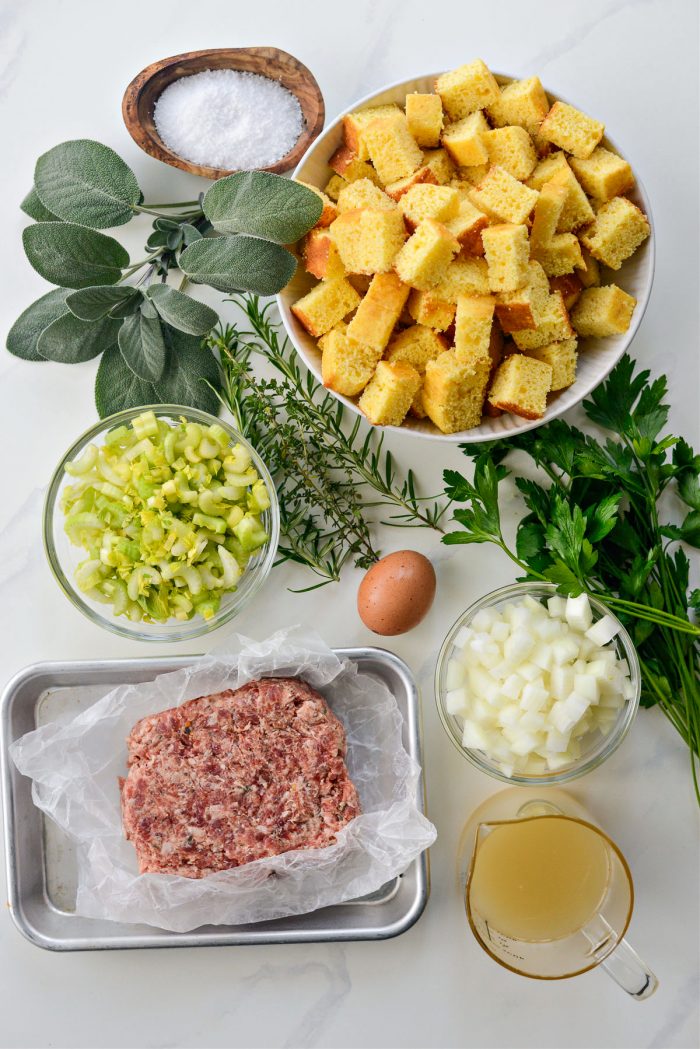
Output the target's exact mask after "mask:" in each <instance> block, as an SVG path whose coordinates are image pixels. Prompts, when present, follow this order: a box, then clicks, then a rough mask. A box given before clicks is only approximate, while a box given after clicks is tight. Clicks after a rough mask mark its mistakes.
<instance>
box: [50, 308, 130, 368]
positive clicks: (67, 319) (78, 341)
mask: <svg viewBox="0 0 700 1049" xmlns="http://www.w3.org/2000/svg"><path fill="white" fill-rule="evenodd" d="M118 331H119V324H118V322H117V321H113V320H111V319H110V318H109V317H105V318H104V319H103V320H99V321H81V320H78V318H77V317H74V316H73V314H72V313H66V314H65V315H64V316H63V317H59V318H58V320H55V321H54V322H53V324H49V326H48V328H45V329H44V331H43V332H42V333H41V335H40V336H39V341H38V343H37V351H38V352H39V353H40V354H41V356H42V357H45V358H46V359H47V360H48V361H56V362H57V363H59V364H81V363H82V362H83V361H90V360H92V358H93V357H97V356H98V354H100V353H102V351H103V350H106V349H107V347H108V346H112V345H113V344H114V343H115V342H116V341H117V332H118Z"/></svg>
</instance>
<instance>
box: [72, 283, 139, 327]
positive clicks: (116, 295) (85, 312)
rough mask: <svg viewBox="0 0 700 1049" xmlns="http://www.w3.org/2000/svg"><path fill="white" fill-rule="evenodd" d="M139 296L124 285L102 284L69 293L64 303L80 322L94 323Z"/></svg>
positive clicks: (135, 290) (136, 291) (134, 290)
mask: <svg viewBox="0 0 700 1049" xmlns="http://www.w3.org/2000/svg"><path fill="white" fill-rule="evenodd" d="M140 294H141V293H140V292H139V290H138V288H132V287H128V286H127V285H125V284H121V285H119V286H115V285H112V284H102V285H98V286H97V287H94V288H81V289H80V291H73V292H71V293H70V295H69V296H68V298H67V300H66V303H67V305H68V308H69V309H70V311H71V313H73V314H74V315H75V316H76V317H79V318H80V320H81V321H96V320H99V319H100V317H106V316H107V314H108V313H110V311H111V310H112V309H113V308H114V307H115V306H119V305H121V304H123V303H126V302H130V301H131V300H132V299H137V298H139V296H140Z"/></svg>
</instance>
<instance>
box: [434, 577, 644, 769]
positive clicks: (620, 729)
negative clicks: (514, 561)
mask: <svg viewBox="0 0 700 1049" xmlns="http://www.w3.org/2000/svg"><path fill="white" fill-rule="evenodd" d="M556 592H557V588H556V586H555V585H554V583H514V584H512V585H511V586H504V587H502V588H501V589H500V590H494V591H493V592H492V593H490V594H486V596H485V597H482V598H481V599H480V600H479V601H476V602H475V603H474V604H473V605H471V606H470V607H469V608H468V609H467V610H466V612H463V613H462V615H461V616H460V617H459V619H458V620H457V621H456V622H455V623H454V624H453V626H452V627H451V629H450V630H449V632H448V634H447V637H446V638H445V640H444V641H443V643H442V648H441V649H440V654H439V655H438V660H437V667H436V670H435V699H436V702H437V708H438V713H439V715H440V720H441V721H442V724H443V728H444V729H445V732H446V733H447V735H448V736H449V737H450V739H451V741H452V743H453V744H454V745H455V747H456V748H457V750H458V751H459V753H460V754H461V755H462V757H465V758H467V760H468V761H471V763H472V765H475V766H476V767H477V768H478V769H481V771H482V772H486V773H488V775H489V776H493V777H494V778H495V779H498V780H501V781H502V782H503V783H510V784H515V785H525V786H538V785H546V784H552V785H553V784H555V783H565V782H567V781H568V780H572V779H577V778H578V777H579V776H585V775H586V773H587V772H591V771H592V770H593V769H595V768H597V767H598V766H599V765H601V764H602V763H603V762H604V761H605V760H606V758H609V757H610V755H611V754H612V753H613V752H614V751H616V750H617V748H618V747H619V746H620V744H621V743H622V741H623V739H624V738H625V736H626V735H627V733H628V731H629V729H630V726H631V724H632V722H633V721H634V719H635V716H636V714H637V710H638V709H639V697H640V694H641V684H642V677H641V670H640V667H639V658H638V656H637V651H636V649H635V647H634V645H633V644H632V639H631V638H630V636H629V634H628V633H627V631H626V630H625V628H624V627H623V625H622V624H621V623H620V621H619V619H618V618H617V616H615V615H614V614H613V613H612V612H611V611H610V609H609V608H607V606H606V605H604V604H603V602H602V601H599V600H598V599H597V598H594V597H589V601H590V605H591V608H592V610H593V622H596V621H597V620H598V619H600V618H601V617H602V616H604V615H608V616H610V617H611V618H612V619H613V620H614V621H615V622H616V623H617V624H618V626H619V628H620V629H619V633H618V634H617V635H616V636H615V637H614V638H613V640H612V642H611V644H612V645H613V646H614V648H615V652H616V654H617V656H618V658H619V659H626V660H627V663H628V664H629V668H630V681H631V682H632V688H633V690H634V692H633V695H632V698H631V699H628V700H626V701H625V704H624V706H623V707H622V708H621V709H620V711H619V714H618V717H617V721H616V722H615V724H614V725H613V727H612V728H611V730H610V731H609V732H608V734H607V735H603V734H602V733H601V732H600V731H599V730H597V729H596V730H595V731H591V732H588V733H586V735H585V736H583V737H582V739H581V740H580V743H581V756H580V757H579V758H578V759H577V760H576V761H575V762H572V763H571V764H570V765H565V766H563V767H562V768H560V769H556V770H555V771H552V772H542V773H539V774H537V775H528V774H527V773H524V772H514V773H513V775H512V776H508V775H506V773H505V772H504V771H503V770H502V769H501V768H500V767H499V763H498V762H497V761H496V760H495V759H492V758H490V757H488V755H487V754H485V753H484V751H482V750H474V749H471V748H469V747H465V746H463V745H462V724H463V719H462V718H461V717H459V716H458V715H455V714H450V713H449V711H448V710H447V705H446V696H447V689H446V687H445V680H446V675H447V664H448V662H449V660H450V659H451V658H452V656H453V653H454V650H455V643H454V642H455V638H456V636H457V633H458V631H459V630H460V629H461V628H462V627H464V626H469V624H470V622H471V621H472V619H473V618H474V616H475V615H476V614H477V612H480V611H481V610H482V609H485V608H498V609H500V608H502V607H503V606H505V605H507V604H508V603H510V602H512V601H517V600H518V599H522V598H523V597H526V596H527V595H528V594H529V595H530V596H531V597H533V598H534V599H535V600H536V601H539V602H540V603H544V602H545V601H546V600H547V598H549V597H552V596H553V595H554V594H556Z"/></svg>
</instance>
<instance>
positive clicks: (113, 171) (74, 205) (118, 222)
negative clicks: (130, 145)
mask: <svg viewBox="0 0 700 1049" xmlns="http://www.w3.org/2000/svg"><path fill="white" fill-rule="evenodd" d="M34 185H35V187H36V191H37V193H38V195H39V198H40V200H41V202H42V204H43V205H44V206H45V207H46V208H49V210H50V211H52V212H53V213H54V214H55V215H58V217H59V218H61V219H64V220H65V221H67V222H79V223H81V224H82V225H84V226H90V227H91V228H92V229H106V228H107V227H108V226H122V225H123V224H124V223H125V222H128V221H129V219H131V218H133V216H134V204H137V203H138V201H139V199H140V195H141V190H140V189H139V184H138V182H137V181H136V176H135V175H134V173H133V171H132V170H131V168H130V167H129V166H128V164H125V163H124V161H123V160H122V158H121V157H120V156H119V155H118V154H117V153H115V152H114V150H113V149H110V148H109V146H104V145H102V143H101V142H93V141H92V139H87V138H83V139H75V140H74V141H72V142H62V143H61V144H60V145H58V146H54V147H53V149H50V150H49V151H48V153H44V154H43V155H42V156H40V157H39V159H38V160H37V162H36V168H35V171H34Z"/></svg>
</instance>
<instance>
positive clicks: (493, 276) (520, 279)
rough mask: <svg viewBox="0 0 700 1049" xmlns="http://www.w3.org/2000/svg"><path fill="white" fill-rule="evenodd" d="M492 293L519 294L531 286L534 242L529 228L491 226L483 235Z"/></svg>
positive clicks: (507, 224)
mask: <svg viewBox="0 0 700 1049" xmlns="http://www.w3.org/2000/svg"><path fill="white" fill-rule="evenodd" d="M482 239H483V242H484V253H485V255H486V263H487V265H488V268H489V269H488V272H489V289H490V290H491V291H515V290H516V288H521V287H522V286H523V285H524V284H526V283H527V279H528V270H529V267H528V263H529V261H530V242H529V240H528V236H527V226H516V225H514V224H513V223H510V222H504V223H500V224H498V225H496V226H489V227H488V229H485V230H484V232H483V233H482Z"/></svg>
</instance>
